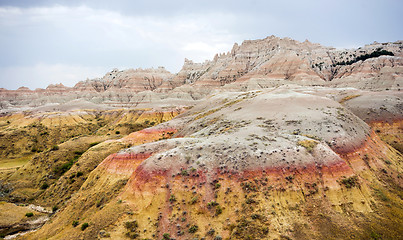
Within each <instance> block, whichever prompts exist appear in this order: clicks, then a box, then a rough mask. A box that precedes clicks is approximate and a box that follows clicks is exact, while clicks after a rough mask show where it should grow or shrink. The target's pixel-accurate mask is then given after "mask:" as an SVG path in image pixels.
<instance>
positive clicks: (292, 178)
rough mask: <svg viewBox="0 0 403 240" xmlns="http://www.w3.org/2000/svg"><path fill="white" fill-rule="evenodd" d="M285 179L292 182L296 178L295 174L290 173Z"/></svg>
mask: <svg viewBox="0 0 403 240" xmlns="http://www.w3.org/2000/svg"><path fill="white" fill-rule="evenodd" d="M285 180H287V181H289V182H290V183H292V180H294V176H292V175H290V176H287V177H285Z"/></svg>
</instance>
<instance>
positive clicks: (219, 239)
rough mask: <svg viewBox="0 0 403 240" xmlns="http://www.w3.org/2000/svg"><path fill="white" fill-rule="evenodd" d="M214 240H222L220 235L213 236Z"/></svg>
mask: <svg viewBox="0 0 403 240" xmlns="http://www.w3.org/2000/svg"><path fill="white" fill-rule="evenodd" d="M214 240H222V237H221V236H220V235H217V236H215V238H214Z"/></svg>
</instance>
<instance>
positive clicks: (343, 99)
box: [339, 94, 361, 104]
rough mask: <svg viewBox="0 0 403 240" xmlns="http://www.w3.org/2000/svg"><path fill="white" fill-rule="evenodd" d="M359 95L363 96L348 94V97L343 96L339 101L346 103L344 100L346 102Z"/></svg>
mask: <svg viewBox="0 0 403 240" xmlns="http://www.w3.org/2000/svg"><path fill="white" fill-rule="evenodd" d="M359 96H361V94H357V95H350V96H346V97H344V98H342V99H341V100H340V101H339V103H341V104H342V103H344V102H346V101H348V100H351V99H353V98H356V97H359Z"/></svg>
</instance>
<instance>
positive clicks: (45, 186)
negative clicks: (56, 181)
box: [41, 183, 49, 190]
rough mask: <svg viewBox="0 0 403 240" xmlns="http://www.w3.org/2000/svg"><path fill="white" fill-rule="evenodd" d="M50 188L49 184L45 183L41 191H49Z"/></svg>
mask: <svg viewBox="0 0 403 240" xmlns="http://www.w3.org/2000/svg"><path fill="white" fill-rule="evenodd" d="M48 187H49V184H47V183H44V184H42V185H41V189H42V190H45V189H47V188H48Z"/></svg>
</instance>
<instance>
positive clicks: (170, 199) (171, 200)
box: [169, 194, 176, 202]
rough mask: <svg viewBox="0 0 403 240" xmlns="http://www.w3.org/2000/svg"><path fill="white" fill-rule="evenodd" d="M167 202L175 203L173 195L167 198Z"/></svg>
mask: <svg viewBox="0 0 403 240" xmlns="http://www.w3.org/2000/svg"><path fill="white" fill-rule="evenodd" d="M169 201H170V202H175V201H176V197H175V195H173V194H171V196H170V197H169Z"/></svg>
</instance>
